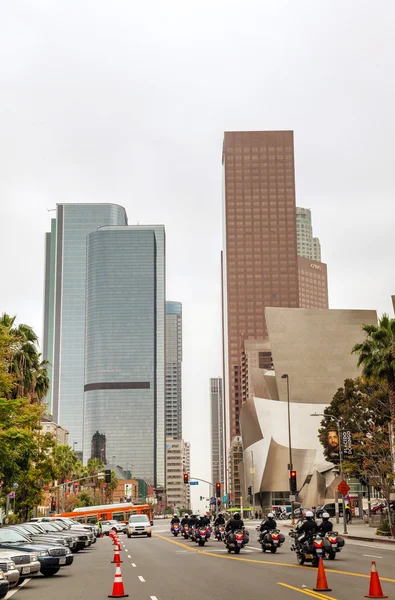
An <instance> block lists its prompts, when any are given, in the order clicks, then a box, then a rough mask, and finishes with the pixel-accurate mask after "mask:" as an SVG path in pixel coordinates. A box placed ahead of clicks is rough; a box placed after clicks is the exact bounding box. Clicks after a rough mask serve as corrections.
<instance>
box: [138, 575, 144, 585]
mask: <svg viewBox="0 0 395 600" xmlns="http://www.w3.org/2000/svg"><path fill="white" fill-rule="evenodd" d="M139 579H140V581H141V583H144V582H145V579H144V577H143V576H142V575H139Z"/></svg>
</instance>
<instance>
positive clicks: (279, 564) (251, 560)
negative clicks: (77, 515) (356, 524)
mask: <svg viewBox="0 0 395 600" xmlns="http://www.w3.org/2000/svg"><path fill="white" fill-rule="evenodd" d="M154 535H155V537H157V538H160V539H161V540H165V542H170V543H171V544H176V546H180V548H186V549H187V550H189V551H190V552H198V553H199V554H204V555H205V556H215V558H224V559H226V560H238V561H241V562H248V563H255V564H258V565H271V566H272V567H290V568H291V569H306V567H304V566H302V565H294V564H292V563H283V562H271V561H269V560H256V559H254V558H241V557H240V556H230V555H229V554H228V555H221V554H215V553H214V552H207V550H200V549H198V548H190V547H189V546H187V545H186V544H182V543H181V542H176V540H171V539H170V538H167V537H164V536H163V535H158V534H157V533H155V534H154ZM325 571H326V572H327V573H334V574H335V575H350V576H351V577H362V578H363V579H370V573H369V575H365V574H364V573H352V572H351V571H338V570H336V569H325ZM380 581H387V582H388V583H395V579H390V578H389V577H380Z"/></svg>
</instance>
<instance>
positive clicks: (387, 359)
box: [351, 314, 395, 471]
mask: <svg viewBox="0 0 395 600" xmlns="http://www.w3.org/2000/svg"><path fill="white" fill-rule="evenodd" d="M362 331H364V332H365V334H366V337H365V339H364V341H363V342H361V343H360V344H355V346H354V347H353V349H352V351H351V352H352V353H354V354H358V355H359V356H358V366H361V365H362V374H363V376H364V377H366V379H368V380H369V379H376V380H378V381H384V382H386V384H387V386H388V399H389V408H390V415H391V423H390V441H391V456H392V465H393V470H394V471H395V436H394V423H395V319H390V318H389V316H388V315H386V314H383V315H382V317H381V319H380V320H379V324H378V325H363V327H362Z"/></svg>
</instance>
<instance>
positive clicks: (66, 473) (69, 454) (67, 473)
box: [53, 445, 79, 483]
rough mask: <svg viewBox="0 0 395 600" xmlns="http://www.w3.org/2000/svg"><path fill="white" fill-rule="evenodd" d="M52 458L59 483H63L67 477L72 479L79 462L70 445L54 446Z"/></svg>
mask: <svg viewBox="0 0 395 600" xmlns="http://www.w3.org/2000/svg"><path fill="white" fill-rule="evenodd" d="M53 458H54V462H55V466H56V472H57V479H58V481H59V483H64V482H65V481H66V480H67V479H69V480H72V479H73V478H74V474H75V471H76V468H77V465H78V462H79V460H78V456H77V454H76V453H75V452H74V450H72V449H71V448H70V446H62V445H58V446H55V449H54V452H53Z"/></svg>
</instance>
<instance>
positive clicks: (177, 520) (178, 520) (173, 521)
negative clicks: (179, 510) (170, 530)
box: [170, 513, 180, 525]
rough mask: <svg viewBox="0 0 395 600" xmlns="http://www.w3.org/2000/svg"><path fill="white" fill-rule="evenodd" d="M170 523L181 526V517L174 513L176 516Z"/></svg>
mask: <svg viewBox="0 0 395 600" xmlns="http://www.w3.org/2000/svg"><path fill="white" fill-rule="evenodd" d="M170 523H171V524H172V525H175V523H177V524H179V523H180V517H179V516H178V515H176V514H175V513H174V515H173V518H172V520H171V521H170Z"/></svg>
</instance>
